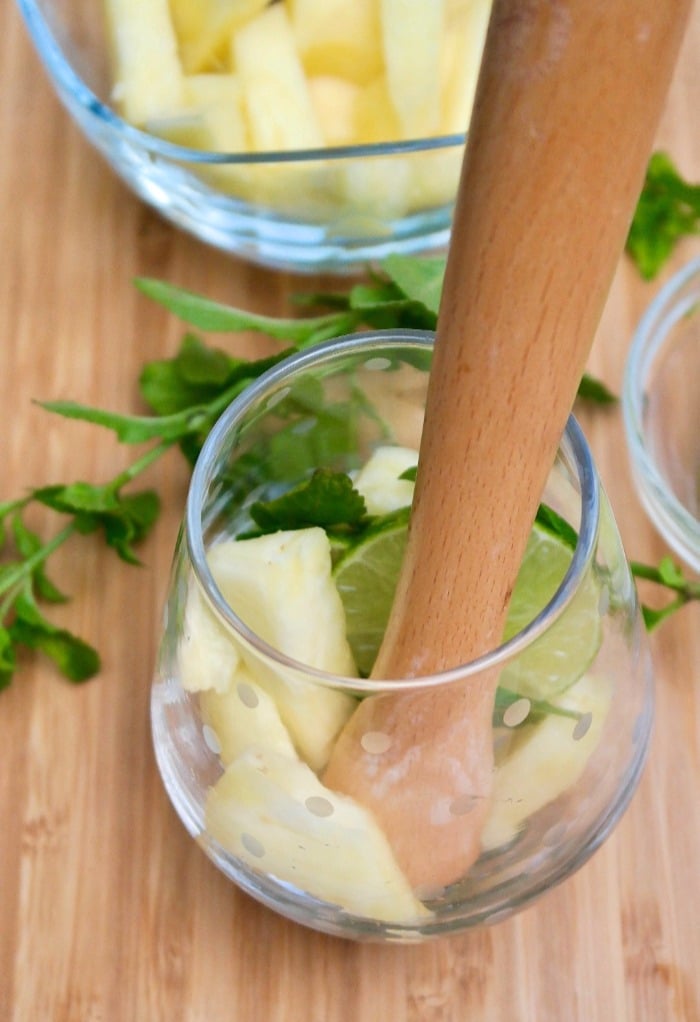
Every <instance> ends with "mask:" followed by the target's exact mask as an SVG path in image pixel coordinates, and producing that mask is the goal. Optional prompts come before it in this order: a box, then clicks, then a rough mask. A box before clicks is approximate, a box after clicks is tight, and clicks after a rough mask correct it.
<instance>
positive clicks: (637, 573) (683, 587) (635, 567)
mask: <svg viewBox="0 0 700 1022" xmlns="http://www.w3.org/2000/svg"><path fill="white" fill-rule="evenodd" d="M630 570H631V572H632V574H633V575H634V577H635V578H642V579H645V580H646V581H648V582H655V583H656V584H657V585H660V586H664V587H665V588H666V589H672V590H673V591H674V592H676V593H678V594H679V595H680V596H682V597H683V602H684V603H688V602H689V601H690V600H700V582H691V581H690V580H689V579H687V578H683V579H682V578H679V579H677V580H674V579H671V578H668V577H667V576H666V575H664V574H663V573H662V572H661V571H660V569H659V568H655V567H653V566H652V565H651V564H642V563H640V562H639V561H630Z"/></svg>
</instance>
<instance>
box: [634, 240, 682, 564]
mask: <svg viewBox="0 0 700 1022" xmlns="http://www.w3.org/2000/svg"><path fill="white" fill-rule="evenodd" d="M694 281H696V283H697V288H696V290H695V291H694V292H692V293H691V294H685V295H684V294H683V292H684V289H685V288H686V287H687V285H689V284H691V283H693V282H694ZM699 303H700V256H698V257H696V258H694V259H692V260H690V262H688V263H686V264H685V265H684V266H682V267H681V269H680V270H678V271H677V272H676V273H674V274H673V276H672V277H670V278H669V280H668V281H666V283H665V284H664V285H663V287H662V288H661V289H660V290H659V292H658V293H657V294H656V296H655V297H654V298H653V299H652V300H651V302H650V303H649V305H648V306H647V307H646V309H645V311H644V312H643V314H642V316H641V318H640V320H639V322H638V324H637V326H636V328H635V330H634V333H633V335H632V341H631V343H630V348H629V352H628V355H627V360H626V363H625V370H624V375H623V382H622V413H623V420H624V425H625V434H626V437H627V445H628V449H629V453H630V459H631V462H632V467H633V470H634V472H635V474H637V475H638V476H640V477H641V479H640V486H641V488H642V489H643V490H644V493H645V495H646V499H650V494H653V503H654V504H660V505H661V508H659V507H655V508H654V509H653V515H652V516H653V518H654V522H657V523H658V524H659V526H660V527H663V530H664V534H665V535H667V534H668V532H669V531H670V532H671V533H672V534H673V536H674V548H675V542H678V541H682V542H683V543H685V542H686V541H687V540H686V538H685V537H687V536H688V534H692V533H693V532H694V531H695V532H696V531H697V530H698V528H699V527H700V523H698V520H697V519H696V518H695V517H694V516H693V515H692V514H691V512H690V511H689V510H688V509H687V508H686V507H685V506H684V505H683V504H682V503H681V501H680V500H679V499H678V497H676V495H675V493H674V492H673V490H672V489H671V487H670V486H669V485H668V483H667V482H666V480H665V479H664V477H663V475H662V473H661V471H660V470H659V468H658V466H657V464H656V460H655V459H654V457H653V456H652V454H651V451H650V447H649V439H648V436H649V434H648V430H647V429H646V427H645V425H644V404H645V398H646V388H647V384H648V381H649V377H650V373H651V370H652V369H653V367H654V365H655V363H656V361H657V358H658V357H659V354H660V352H661V350H662V348H663V347H664V345H665V344H666V342H667V341H668V339H669V337H670V336H671V332H672V330H673V328H674V327H675V326H676V324H677V323H678V322H679V321H680V320H681V319H683V318H684V317H685V316H687V315H688V314H689V313H691V312H692V311H693V309H695V308H697V307H698V304H699ZM659 511H662V514H661V518H662V519H663V521H660V520H659V519H658V517H657V514H658V512H659ZM669 514H670V515H671V517H672V521H671V522H669V521H668V515H669ZM678 529H680V530H681V533H682V538H681V537H679V536H677V535H676V534H677V531H678ZM667 538H668V539H669V542H670V541H671V540H670V536H668V535H667Z"/></svg>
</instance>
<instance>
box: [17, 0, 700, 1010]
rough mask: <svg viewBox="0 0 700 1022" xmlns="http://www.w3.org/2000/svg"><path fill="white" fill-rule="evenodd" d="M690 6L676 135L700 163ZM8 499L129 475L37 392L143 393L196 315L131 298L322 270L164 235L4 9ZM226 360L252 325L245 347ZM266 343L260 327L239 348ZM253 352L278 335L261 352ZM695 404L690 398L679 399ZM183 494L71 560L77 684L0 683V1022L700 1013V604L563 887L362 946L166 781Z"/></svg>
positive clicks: (689, 165)
mask: <svg viewBox="0 0 700 1022" xmlns="http://www.w3.org/2000/svg"><path fill="white" fill-rule="evenodd" d="M698 54H700V10H698V9H697V8H696V10H695V12H694V14H693V18H692V22H691V26H690V30H689V33H688V35H687V38H686V42H685V44H684V48H683V52H682V56H681V61H680V63H679V65H678V68H677V71H676V75H675V78H674V83H673V88H672V91H671V95H670V97H669V100H668V104H667V109H666V112H665V115H664V119H663V123H662V126H661V130H660V134H659V139H658V144H659V146H663V147H664V148H666V149H667V150H668V151H669V152H670V153H671V154H672V155H673V157H674V159H675V160H676V162H677V163H678V165H679V166H680V167H681V169H682V170H683V172H684V173H685V174H686V175H687V176H688V177H690V178H691V179H694V180H700V128H699V127H698V116H697V111H698V109H700V65H699V58H698ZM0 83H1V85H2V90H1V91H0V152H2V158H1V159H0V224H2V241H3V244H2V246H0V399H1V402H2V403H1V405H0V407H2V425H3V430H2V435H1V439H0V453H1V455H2V456H1V458H0V500H4V499H7V498H9V497H11V496H16V495H18V494H19V493H21V491H22V489H23V488H24V487H25V486H28V485H32V484H34V485H36V484H40V483H45V482H51V481H60V480H64V481H67V480H73V479H78V478H81V477H82V478H87V479H91V480H95V481H96V480H98V479H101V478H104V479H106V478H109V477H111V476H112V475H113V474H114V472H115V470H116V469H117V467H118V466H120V465H122V464H124V463H125V461H126V457H127V454H126V452H124V451H121V450H120V449H119V448H118V447H117V446H116V445H115V444H114V442H113V441H112V439H111V436H110V435H109V434H107V433H102V432H100V431H98V430H96V429H93V428H91V427H86V426H81V425H80V424H78V423H67V422H62V421H58V420H56V421H54V420H52V419H51V418H50V417H49V416H47V415H46V414H45V413H44V412H42V411H41V410H40V409H39V408H37V407H36V406H35V405H33V404H32V400H33V399H34V398H50V399H54V398H69V397H70V398H75V399H76V400H80V401H83V402H87V403H92V404H97V405H103V406H108V407H112V408H115V409H119V410H124V411H127V410H135V409H136V408H137V407H138V404H137V395H136V378H137V375H138V372H139V368H140V366H141V365H142V364H143V362H144V361H146V360H147V359H151V358H156V357H160V356H166V355H169V354H171V353H172V352H173V351H174V350H175V347H176V345H177V343H178V341H179V337H180V333H181V331H180V327H179V326H178V324H176V323H175V322H173V321H171V320H170V319H169V318H168V317H167V316H166V315H165V314H162V313H161V312H160V311H159V310H158V309H156V308H155V307H153V306H151V305H149V304H148V303H147V302H146V301H145V299H142V298H140V297H139V296H137V294H136V293H135V291H134V289H133V287H132V284H131V280H132V278H133V277H134V276H136V275H138V274H148V275H151V276H159V277H163V278H165V279H168V280H171V281H173V282H175V283H178V284H181V285H184V286H186V287H189V288H192V289H193V290H200V291H202V292H204V293H206V294H209V295H211V296H212V297H216V298H220V299H222V300H226V301H231V302H234V303H237V304H239V305H244V306H247V307H249V308H252V309H256V310H258V311H265V312H273V313H274V312H277V311H280V312H281V311H283V310H285V311H286V310H287V308H288V306H287V301H288V298H289V296H290V294H292V292H294V291H296V290H301V289H309V290H317V289H320V288H322V287H323V286H324V285H330V283H331V282H329V281H327V280H326V281H324V280H323V279H321V278H313V279H311V280H301V279H294V278H291V277H289V276H286V275H282V274H275V273H270V272H266V271H263V270H258V269H253V268H251V267H248V266H246V265H244V264H242V263H239V262H237V261H236V260H232V259H228V258H226V257H224V256H222V255H220V254H218V253H216V252H214V251H209V250H207V249H205V248H204V247H203V246H201V245H200V244H198V243H197V242H195V241H193V240H190V239H189V238H187V237H185V236H184V235H181V234H179V233H178V232H176V231H175V230H174V229H172V228H171V227H169V226H167V225H165V224H164V223H162V222H161V221H160V220H158V219H157V218H156V217H154V216H153V215H152V214H151V213H150V212H148V211H147V210H146V209H145V208H144V207H143V206H142V205H141V204H139V203H138V202H137V201H136V200H135V199H134V198H133V197H132V196H131V195H130V194H128V193H127V192H126V190H125V189H124V188H123V186H122V185H121V184H119V182H117V181H116V179H115V178H114V177H113V176H112V175H111V173H110V172H109V171H108V170H107V168H106V167H105V166H104V165H103V164H102V163H101V162H100V160H99V159H98V158H97V157H96V155H95V154H94V153H93V152H92V150H91V149H90V148H89V147H88V146H87V144H86V143H85V142H84V141H83V139H82V138H81V137H80V136H79V134H78V132H77V130H76V129H75V128H74V127H73V125H72V124H71V122H70V121H69V120H68V117H67V115H66V114H65V113H64V111H63V110H62V108H61V107H60V105H59V104H58V102H57V101H56V99H55V98H54V96H53V94H52V93H51V91H50V89H49V87H48V85H47V83H46V79H45V77H44V75H43V72H42V70H41V68H40V66H39V64H38V62H37V60H36V58H35V57H34V54H33V52H32V50H31V48H30V45H29V43H28V41H27V38H26V36H25V33H24V29H23V26H22V24H21V21H20V18H19V16H18V14H17V11H16V10H15V7H14V5H12V4H9V3H4V4H2V6H0ZM699 253H700V239H696V240H695V241H694V242H693V241H691V242H685V243H684V244H683V245H682V247H681V248H680V249H679V250H678V252H677V253H676V254H675V256H674V258H673V260H672V263H671V264H670V265H669V266H668V267H667V269H666V270H665V271H664V273H663V275H662V277H661V278H660V279H659V280H657V281H655V282H654V283H653V284H644V283H642V282H641V281H640V280H639V278H638V276H637V274H636V272H635V271H634V270H633V269H632V268H631V266H630V265H629V264H627V263H626V262H625V261H623V263H621V265H620V268H619V271H618V274H617V276H616V280H615V284H614V287H613V290H612V293H611V295H610V299H609V301H608V305H607V308H606V312H605V316H604V319H603V323H602V325H601V328H600V331H599V334H598V337H597V339H596V343H595V346H594V350H593V354H592V357H591V361H590V368H591V370H592V371H593V372H595V373H597V374H598V375H600V376H602V377H603V378H604V379H605V380H606V381H607V382H608V383H609V385H610V386H611V387H613V389H615V390H618V391H619V388H620V381H621V373H622V366H623V362H624V358H625V352H626V347H627V344H628V341H629V337H630V333H631V330H632V328H633V326H634V324H635V322H636V321H637V319H638V317H639V315H640V313H641V311H642V309H643V308H644V306H645V305H646V303H647V302H648V301H649V299H650V298H651V296H652V295H653V294H654V293H655V292H656V290H657V289H658V287H659V286H660V284H661V282H662V281H663V280H665V279H667V277H668V275H669V274H670V273H671V272H672V270H673V269H676V268H677V267H678V266H680V265H681V263H682V262H684V261H685V260H686V259H689V258H690V257H691V256H693V255H697V254H699ZM228 343H229V344H230V345H231V348H232V350H234V342H232V341H229V342H228ZM235 350H236V351H237V352H240V353H242V354H243V353H249V352H251V351H252V350H253V343H252V341H251V339H249V338H241V339H237V340H236V341H235ZM255 350H258V351H259V350H260V349H259V347H258V348H256V349H255ZM682 399H683V395H682V394H679V400H682ZM582 420H583V425H584V427H585V429H586V433H587V435H588V437H589V439H590V441H591V444H592V447H593V449H594V453H595V456H596V459H597V462H598V464H599V467H600V470H601V473H602V476H603V480H604V482H605V485H606V487H607V489H608V493H609V496H610V498H611V501H612V504H613V507H614V509H615V513H616V516H617V518H618V522H619V525H620V529H621V532H622V535H623V539H624V542H625V545H626V548H627V551H628V553H629V554H630V556H633V557H635V558H637V559H640V560H647V561H657V560H658V559H659V558H660V557H661V556H663V554H664V553H665V552H666V548H665V546H664V544H663V543H662V542H661V540H660V539H659V538H658V537H657V535H656V534H655V532H654V530H653V529H652V527H651V526H650V525H649V523H648V522H647V520H646V518H645V516H644V514H643V512H642V510H641V508H640V505H639V503H638V501H637V499H636V496H635V494H634V492H633V488H632V483H631V478H630V474H629V470H628V467H627V460H626V451H625V446H624V441H623V434H622V423H621V417H620V412H619V410H616V409H615V410H612V411H606V412H602V411H600V410H596V411H593V412H591V413H585V414H584V415H582ZM152 481H153V483H154V485H156V486H157V487H158V489H159V491H160V492H161V494H162V496H163V498H164V501H165V510H164V514H163V518H162V520H161V522H160V524H159V526H158V528H157V531H156V534H155V535H154V536H153V537H152V539H151V540H150V541H149V542H148V543H147V544H146V546H145V547H144V549H143V558H144V561H145V567H143V568H142V569H135V568H130V567H127V566H126V565H122V564H121V563H119V562H117V560H116V559H115V558H114V555H112V554H109V553H107V552H106V551H105V550H104V549H103V548H102V546H101V545H100V544H99V543H98V542H96V541H95V542H92V541H90V540H88V541H80V542H77V543H76V544H74V545H73V546H71V547H70V549H68V550H66V551H65V553H64V554H61V555H59V557H58V559H57V564H56V567H55V572H56V573H57V574H58V577H60V578H62V580H63V581H64V583H65V584H66V586H67V587H68V589H69V591H70V592H71V594H72V596H73V600H72V602H71V603H70V604H69V605H68V606H66V607H65V608H62V609H61V611H60V615H59V616H60V619H61V620H62V621H64V622H65V623H66V624H67V625H69V626H70V627H71V628H73V629H74V630H76V631H78V632H80V633H81V634H83V635H85V636H86V637H87V638H89V639H90V640H91V641H93V642H94V643H95V644H96V645H97V646H98V647H99V649H100V651H101V653H102V656H103V659H104V670H103V672H102V674H101V676H100V677H99V678H98V679H96V680H95V681H93V682H90V683H88V684H87V685H85V686H84V687H82V688H79V689H76V688H72V687H70V686H69V685H67V684H65V683H64V682H62V681H61V680H59V679H58V678H57V677H56V676H55V674H54V673H53V672H52V670H51V669H50V668H49V667H48V666H47V665H46V663H44V662H43V661H39V660H36V661H34V660H29V659H28V660H27V661H26V662H25V663H24V664H23V665H22V670H21V673H20V676H19V678H18V679H17V681H16V683H15V684H14V685H13V686H12V688H11V689H9V690H8V691H6V692H4V693H2V694H0V750H1V752H0V755H1V760H0V1020H2V1022H161V1020H163V1022H166V1020H167V1022H355V1020H360V1022H385V1020H391V1022H462V1020H464V1022H466V1020H470V1022H471V1020H478V1022H699V1020H700V979H699V978H698V964H699V963H700V924H699V923H698V901H699V897H700V891H699V884H698V867H697V863H698V861H700V813H699V812H698V797H697V792H698V790H700V752H699V750H700V608H698V607H697V606H696V607H693V608H687V609H686V610H684V611H683V612H682V613H680V614H679V615H678V616H677V617H676V618H675V619H674V620H672V621H670V622H669V623H668V624H666V625H664V626H663V627H662V629H661V630H660V631H659V633H658V634H657V635H656V636H655V637H654V639H653V643H652V648H653V653H654V657H655V662H656V667H657V675H658V711H657V724H656V730H655V735H654V741H653V746H652V749H651V755H650V760H649V764H648V767H647V770H646V772H645V775H644V778H643V780H642V783H641V786H640V788H639V790H638V792H637V794H636V796H635V798H634V800H633V803H632V806H631V808H630V810H629V811H628V813H627V814H626V816H625V817H624V819H623V821H622V822H621V824H620V825H619V827H618V828H617V830H616V831H615V833H614V835H613V836H612V837H611V839H610V840H609V841H608V842H607V843H606V844H605V845H604V846H603V847H602V848H601V849H600V850H599V852H598V853H597V854H596V855H595V856H594V858H593V859H592V860H591V861H590V862H589V863H588V864H587V865H586V866H585V867H584V868H583V869H582V870H581V871H580V872H579V873H578V874H577V875H576V876H575V877H574V878H573V879H571V880H570V881H568V882H567V883H565V884H564V885H562V886H561V887H559V888H558V889H556V890H554V891H553V892H551V893H550V894H549V895H547V896H546V897H545V898H544V899H543V900H542V901H541V902H539V903H537V904H536V905H534V906H533V907H531V908H530V909H528V910H527V911H525V912H524V913H522V914H521V915H519V916H517V917H515V918H513V919H511V920H506V921H505V922H503V923H500V924H498V925H496V926H493V927H491V928H489V929H484V930H481V931H477V932H474V933H472V934H469V935H466V936H462V937H458V938H453V939H450V940H444V941H441V942H437V943H434V944H427V945H423V946H419V947H378V946H369V945H368V946H359V945H358V946H356V945H351V944H348V943H344V942H341V941H338V940H335V939H333V938H329V937H325V936H321V935H318V934H315V933H312V932H311V931H307V930H304V929H302V928H300V927H297V926H294V925H292V924H291V923H288V922H286V921H284V920H282V919H281V918H278V917H277V916H276V915H274V914H273V913H271V912H269V911H268V910H266V909H264V908H262V907H261V906H259V905H257V904H256V903H254V902H253V901H251V900H250V899H248V898H247V897H245V896H244V895H243V894H240V893H239V892H238V891H237V890H235V889H234V888H233V887H232V886H231V885H230V884H229V883H228V882H227V881H226V880H225V879H224V878H223V876H221V875H220V874H219V873H218V872H217V871H216V870H215V868H214V867H213V866H212V865H210V863H209V862H208V861H207V860H206V859H205V857H204V855H203V854H202V853H201V852H200V850H199V849H198V848H197V846H196V845H195V844H194V842H192V841H191V840H190V839H189V838H188V837H187V835H186V834H185V831H184V830H183V828H182V826H181V824H180V823H179V821H178V820H177V818H176V816H175V813H174V811H173V810H172V809H171V808H170V805H169V803H168V801H167V799H166V796H165V793H164V791H163V789H162V787H161V784H160V781H159V778H158V775H157V771H156V767H155V763H154V760H153V754H152V751H151V744H150V733H149V720H148V700H149V685H150V672H151V666H152V663H153V658H154V655H155V646H156V641H157V637H158V631H159V625H160V618H161V607H162V601H163V597H164V594H165V590H166V586H167V582H168V571H169V565H170V557H171V551H172V546H173V543H174V539H175V535H176V531H177V527H178V524H179V519H180V514H181V511H182V506H183V500H184V495H185V489H186V484H187V473H186V471H185V468H184V465H183V464H182V463H181V461H179V460H178V456H177V455H176V454H173V455H171V456H169V457H168V458H167V459H166V460H165V461H164V462H163V463H162V464H160V465H159V466H158V467H157V468H156V469H155V470H154V472H153V475H152Z"/></svg>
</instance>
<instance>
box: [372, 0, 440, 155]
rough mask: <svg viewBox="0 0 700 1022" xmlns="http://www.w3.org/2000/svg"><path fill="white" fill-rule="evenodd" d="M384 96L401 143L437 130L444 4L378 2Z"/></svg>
mask: <svg viewBox="0 0 700 1022" xmlns="http://www.w3.org/2000/svg"><path fill="white" fill-rule="evenodd" d="M380 10H381V26H382V28H381V31H382V40H383V48H384V61H385V65H386V75H387V82H388V86H389V95H390V96H391V100H392V103H393V105H394V107H395V109H396V112H397V115H398V118H399V122H400V124H401V129H402V135H403V137H404V138H423V137H425V136H429V135H434V134H437V133H438V132H439V130H440V53H441V50H442V37H443V23H444V0H428V2H426V0H380Z"/></svg>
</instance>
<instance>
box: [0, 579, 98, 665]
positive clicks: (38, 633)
mask: <svg viewBox="0 0 700 1022" xmlns="http://www.w3.org/2000/svg"><path fill="white" fill-rule="evenodd" d="M15 615H16V616H15V620H14V621H13V623H12V625H11V626H10V628H9V630H8V632H9V635H10V638H11V642H12V643H13V644H20V645H22V646H26V647H27V648H28V649H36V650H41V652H42V653H45V654H46V655H47V656H49V657H50V658H51V659H52V660H53V661H54V663H55V664H56V666H57V667H58V668H59V670H60V671H61V673H62V674H63V675H64V676H65V677H66V678H68V679H69V680H70V681H74V682H81V681H87V679H88V678H92V677H93V676H94V675H95V674H96V673H97V672H98V671H99V669H100V658H99V656H98V654H97V652H96V651H95V650H94V649H93V648H92V646H89V645H88V644H87V643H86V642H84V641H83V640H82V639H79V638H78V637H77V636H75V635H73V634H72V633H71V632H69V631H67V630H66V629H63V628H56V627H55V625H52V624H51V623H50V622H49V621H47V620H46V618H45V617H44V616H43V614H42V613H41V612H40V610H39V608H38V607H37V605H36V603H35V602H34V600H33V599H32V598H31V597H29V596H28V595H26V594H22V596H20V597H19V598H18V599H17V600H16V601H15ZM1 641H2V639H1V637H0V642H1ZM2 670H3V667H2V662H1V661H0V674H1V673H2Z"/></svg>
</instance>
